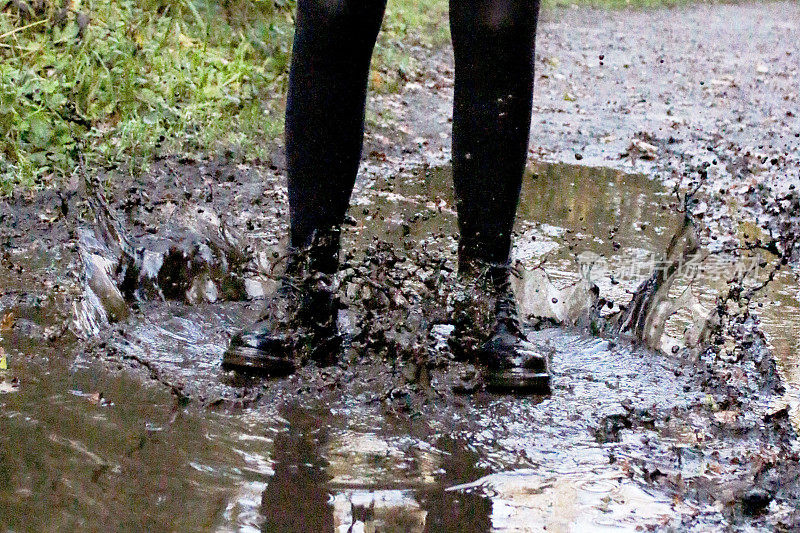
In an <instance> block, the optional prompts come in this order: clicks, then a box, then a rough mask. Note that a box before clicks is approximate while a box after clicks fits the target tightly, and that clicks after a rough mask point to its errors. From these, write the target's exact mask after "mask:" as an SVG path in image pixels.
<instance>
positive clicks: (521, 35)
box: [450, 0, 539, 263]
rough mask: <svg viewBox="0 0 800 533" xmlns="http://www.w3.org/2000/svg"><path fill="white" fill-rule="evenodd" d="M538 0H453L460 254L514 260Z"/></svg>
mask: <svg viewBox="0 0 800 533" xmlns="http://www.w3.org/2000/svg"><path fill="white" fill-rule="evenodd" d="M538 15H539V0H450V28H451V33H452V36H453V50H454V53H455V101H454V106H453V180H454V185H455V193H456V200H457V207H458V221H459V229H460V232H461V241H460V247H459V256H460V257H462V258H469V259H478V260H482V261H486V262H490V263H505V262H507V261H508V258H509V252H510V247H511V231H512V228H513V226H514V218H515V216H516V210H517V203H518V201H519V194H520V186H521V183H522V175H523V172H524V170H525V160H526V156H527V151H528V137H529V131H530V122H531V100H532V94H533V60H534V39H535V34H536V20H537V17H538Z"/></svg>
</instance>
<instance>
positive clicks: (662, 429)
mask: <svg viewBox="0 0 800 533" xmlns="http://www.w3.org/2000/svg"><path fill="white" fill-rule="evenodd" d="M679 208H680V200H679V198H678V197H677V196H676V195H675V194H673V193H672V192H670V191H666V190H663V189H662V188H661V187H660V186H659V185H658V184H657V183H656V182H654V181H652V180H649V179H647V178H646V177H644V176H638V175H627V174H623V173H620V172H617V171H613V170H608V169H597V168H586V167H577V166H568V165H544V164H542V165H537V166H535V167H534V168H533V169H532V173H531V175H530V176H528V179H526V182H525V186H524V190H523V196H522V201H521V205H520V211H519V224H518V228H517V231H518V236H517V238H516V243H517V247H516V249H515V258H516V259H517V260H518V261H519V263H520V268H519V269H518V270H519V272H520V276H519V278H518V279H517V285H516V290H517V294H518V297H519V300H520V307H521V309H522V311H523V315H524V316H525V317H526V319H527V321H528V322H529V324H530V326H531V331H530V337H531V339H532V340H534V341H535V342H537V343H538V344H539V345H540V346H542V347H543V349H545V350H547V351H548V353H549V354H550V355H551V358H552V365H553V368H554V387H553V394H552V396H550V397H546V398H538V397H532V398H520V397H501V396H493V395H489V394H486V393H484V392H481V391H477V392H476V393H475V394H473V395H470V396H463V395H456V394H453V393H452V391H451V390H450V387H449V386H450V384H452V382H453V379H454V377H453V375H454V372H455V373H458V372H459V371H460V369H458V368H456V367H457V365H456V364H455V363H453V365H451V366H452V367H453V368H451V366H448V365H447V364H444V365H436V366H433V367H431V369H430V373H429V375H427V376H426V378H425V379H423V380H420V379H417V378H418V374H419V372H418V370H419V369H418V368H417V367H414V365H413V364H412V363H411V362H408V361H403V360H392V359H391V357H390V356H387V354H383V356H384V357H383V359H379V358H378V357H377V356H375V355H374V354H371V353H352V352H353V349H351V350H350V352H349V353H347V354H346V355H345V358H344V361H345V362H346V364H345V363H344V362H343V363H342V364H340V365H337V366H334V367H330V368H325V369H318V368H306V369H304V370H303V371H301V372H300V373H299V374H298V375H297V376H294V377H292V378H288V379H284V380H277V381H272V382H265V383H261V382H251V381H247V380H245V381H242V380H239V379H237V378H235V377H234V376H232V375H229V374H225V373H223V372H221V371H220V369H219V362H220V359H221V355H222V352H223V351H224V348H225V345H226V342H227V338H228V335H229V333H230V331H232V330H233V329H235V328H236V327H237V326H239V325H241V324H242V323H243V322H246V321H248V320H251V319H253V318H255V317H256V315H257V313H258V304H257V302H256V303H255V304H254V303H252V302H251V303H242V302H236V301H225V300H226V299H225V298H223V297H219V298H218V297H216V296H215V297H214V298H206V300H216V301H200V302H197V303H194V304H188V303H182V302H179V301H161V300H159V299H152V298H151V299H143V300H142V301H140V302H138V303H136V304H134V305H131V306H130V307H131V313H130V316H129V317H128V318H127V319H122V320H119V321H118V322H116V323H114V324H112V325H108V324H102V323H100V322H97V323H95V326H96V329H97V330H102V333H101V334H96V335H94V336H93V337H90V338H89V339H88V340H87V339H74V340H70V341H64V342H56V343H55V344H54V343H53V342H48V340H47V338H46V337H47V335H45V334H43V333H42V331H46V328H47V327H53V324H48V323H47V320H48V319H47V318H46V317H45V318H42V317H40V316H35V315H36V314H35V313H32V312H27V314H25V313H22V312H19V311H17V310H6V309H3V308H0V311H2V313H0V318H3V316H5V315H6V313H7V312H13V313H17V316H15V318H16V324H15V325H14V327H12V326H11V325H10V324H6V325H5V326H0V348H1V349H2V351H3V352H4V353H5V354H6V356H7V362H8V369H7V370H0V410H1V412H0V427H1V428H2V429H1V430H0V528H2V529H3V530H9V531H72V530H108V531H129V530H137V531H138V530H144V529H147V530H153V531H234V530H235V531H308V532H311V531H337V532H346V531H354V532H355V531H387V532H388V531H545V530H546V531H590V530H591V531H594V530H606V529H608V530H631V531H636V530H642V529H662V528H668V527H674V528H681V527H686V528H694V529H696V530H714V529H722V528H725V527H727V526H728V525H730V523H732V522H731V521H734V522H735V521H736V520H741V507H740V505H741V504H740V500H742V494H744V493H746V492H747V491H748V490H750V488H751V485H752V483H753V479H752V477H748V475H746V474H743V473H741V472H740V471H739V470H737V468H739V467H737V466H735V465H737V464H739V463H738V461H732V460H731V458H735V457H750V455H749V454H751V452H752V450H753V449H754V448H758V446H759V445H758V443H757V442H756V441H754V440H753V438H754V437H753V436H752V433H753V432H752V431H745V430H743V429H741V428H746V427H749V426H747V424H746V423H745V422H747V421H748V420H750V419H749V418H748V417H749V416H753V415H752V413H749V412H748V413H737V412H734V408H730V409H726V408H722V407H717V406H716V405H715V400H714V399H713V398H711V396H710V395H709V394H708V393H706V392H704V391H703V390H701V386H700V381H699V379H700V378H698V377H697V376H696V375H694V373H693V369H692V368H691V367H688V368H687V366H686V361H687V359H686V358H685V356H684V355H683V354H684V353H687V352H690V351H691V349H692V348H694V347H696V346H697V345H698V343H700V339H701V338H702V332H703V331H705V327H706V321H707V319H708V318H709V317H710V316H711V310H712V309H713V304H714V298H715V297H716V295H717V294H718V293H720V292H721V291H723V290H725V288H726V286H727V285H726V281H727V280H728V279H730V278H731V277H732V276H733V274H734V273H737V272H742V271H744V270H747V269H750V270H747V271H748V272H750V274H749V275H750V276H752V278H753V279H754V280H756V281H757V280H759V279H761V278H763V276H764V275H763V272H759V271H758V270H759V268H760V269H761V270H762V271H763V270H764V268H765V267H763V266H761V267H759V265H760V264H761V263H763V262H765V261H766V262H768V261H767V260H766V259H763V258H762V259H761V260H759V259H758V258H756V259H754V258H751V257H738V258H736V259H732V258H731V259H727V258H726V257H725V256H723V255H719V254H715V255H709V253H703V252H701V253H700V254H693V255H691V256H690V257H689V258H688V259H687V260H686V264H685V265H684V264H681V265H679V267H680V269H679V272H678V274H677V276H676V277H675V280H674V282H673V283H671V285H670V287H669V291H668V293H669V294H668V295H669V298H665V299H661V300H659V301H657V302H655V303H654V304H653V305H654V306H658V312H656V313H654V317H655V318H653V319H652V320H651V321H650V322H649V323H648V334H647V335H646V338H645V340H646V342H645V343H644V344H646V345H649V346H650V347H649V348H648V347H647V346H645V345H643V344H642V343H633V344H632V343H630V342H628V341H627V340H626V339H624V338H619V337H618V336H616V335H608V334H606V335H603V336H595V335H592V334H591V333H592V332H598V331H599V330H601V329H602V328H601V327H600V325H599V324H601V323H602V321H603V319H604V318H605V317H613V316H615V314H619V312H620V306H623V307H624V306H626V305H627V304H628V303H629V302H630V300H631V298H632V297H633V294H634V293H635V292H636V288H637V287H638V286H639V285H640V283H641V282H643V281H645V280H646V279H648V278H649V277H650V276H651V274H652V272H653V270H654V269H657V268H660V267H663V265H665V264H666V263H667V262H668V261H669V260H671V259H669V258H668V257H667V256H666V255H665V250H667V248H668V246H669V244H670V241H671V239H672V238H673V236H674V235H675V234H676V232H677V231H679V230H680V228H681V227H682V223H683V216H682V215H681V214H679V213H678V210H679ZM351 214H352V215H353V218H352V220H351V225H350V226H349V227H348V231H347V235H346V246H347V247H348V248H349V249H361V248H364V247H366V246H367V245H368V244H369V243H372V242H374V239H375V238H379V239H381V240H384V241H387V242H390V243H393V245H394V248H395V249H396V250H397V251H398V252H400V253H402V252H410V251H412V250H418V249H425V250H428V251H430V252H431V253H432V254H433V255H436V256H440V257H443V258H445V259H447V260H448V261H449V262H450V264H451V265H452V260H453V250H454V245H455V236H454V233H455V228H456V226H455V212H454V202H453V199H452V193H451V189H450V174H449V169H448V168H447V167H442V168H433V167H431V168H423V169H413V170H411V171H409V172H407V173H403V174H400V175H387V174H385V173H381V172H368V173H367V177H366V178H365V179H364V180H363V181H361V182H360V183H359V188H358V191H357V194H356V197H355V199H354V205H353V208H352V209H351ZM101 244H102V243H101ZM19 253H20V254H24V253H29V252H25V251H20V252H19ZM356 255H357V254H356ZM110 256H111V254H109V257H110ZM355 260H356V259H353V261H355ZM109 261H110V259H109ZM45 262H46V261H45ZM412 262H413V261H412ZM262 270H263V269H262ZM420 275H422V274H420ZM0 276H3V281H2V282H3V283H4V284H5V285H4V286H5V287H6V288H8V287H11V286H13V284H14V280H13V277H12V276H13V273H9V272H6V271H3V272H2V273H0ZM759 276H761V278H759ZM215 279H216V278H215ZM190 281H191V280H190ZM754 282H755V281H754ZM213 283H214V280H213V279H212V280H209V279H206V278H204V279H203V286H204V287H206V286H210V285H209V284H211V285H213ZM248 283H249V284H248V285H247V286H248V287H252V286H254V284H258V283H262V284H263V286H264V287H269V284H270V281H269V279H268V277H267V276H264V275H263V272H262V273H261V274H259V273H258V272H256V273H254V274H252V277H251V278H248ZM593 284H594V285H596V286H597V288H598V289H599V291H596V290H593V289H592V285H593ZM185 286H186V287H195V286H196V284H193V283H191V282H189V283H187V284H186V285H185ZM190 290H192V289H190ZM211 292H212V293H213V294H214V295H217V294H224V291H222V290H218V289H217V288H213V291H211ZM200 300H202V298H201V299H200ZM600 300H602V301H607V302H608V303H607V304H605V305H600V306H598V305H597V302H598V301H600ZM102 301H103V300H102V298H100V303H102ZM751 305H752V306H753V309H754V312H756V314H757V315H759V316H760V317H761V324H762V326H763V329H764V330H765V332H766V334H767V338H768V340H769V343H770V344H771V347H772V349H773V350H774V353H775V354H776V356H777V357H778V360H779V370H780V372H781V375H782V377H783V378H784V381H785V383H786V385H787V387H786V389H787V391H786V393H785V394H783V395H765V397H764V398H765V400H764V403H765V404H769V405H764V406H761V408H763V411H764V412H771V411H770V410H774V409H775V408H776V406H780V405H783V404H789V405H790V406H791V407H792V410H793V413H794V415H793V416H795V422H797V420H798V419H797V418H796V417H797V410H798V405H799V404H798V390H800V370H798V356H797V353H798V352H797V349H798V335H797V329H796V328H797V324H798V318H800V316H799V315H800V303H798V284H797V282H796V279H795V277H794V275H793V274H792V273H791V272H788V273H787V272H782V273H780V274H779V276H778V277H777V278H776V281H775V282H773V283H772V284H771V285H770V286H769V288H768V291H766V292H764V293H763V294H761V293H759V295H758V297H757V298H755V299H754V300H753V301H752V303H751ZM34 308H35V306H31V307H30V309H34ZM76 310H77V311H76V312H77V315H78V318H76V319H74V321H75V323H77V324H80V323H83V324H84V325H85V324H86V323H87V322H86V316H87V315H86V313H85V310H84V311H81V308H80V306H77V307H76ZM358 311H359V308H358V306H356V305H354V306H351V309H350V311H349V312H348V313H344V314H343V316H342V317H341V318H342V322H343V324H344V325H345V326H346V327H347V328H358V327H360V326H362V325H361V324H360V323H359V321H360V320H362V318H361V317H360V316H359V312H358ZM82 312H83V315H81V313H82ZM44 314H46V313H44ZM23 315H24V316H23ZM101 315H102V313H100V314H95V315H92V316H94V317H95V318H97V317H98V316H101ZM81 316H82V317H83V319H81ZM82 320H83V321H82ZM609 320H611V318H609ZM98 324H99V325H98ZM552 324H559V325H560V327H546V326H547V325H552ZM43 328H44V329H43ZM87 329H90V328H87ZM95 333H96V332H95ZM448 333H449V329H448V327H447V325H445V324H440V325H437V326H435V327H433V328H432V332H431V334H430V342H431V350H432V351H434V352H435V351H436V350H439V349H442V346H444V344H445V343H444V342H442V341H443V338H444V337H446V335H447V334H448ZM3 352H0V353H3ZM679 353H680V354H681V356H679V355H678V354H679ZM432 357H433V356H432ZM436 357H440V358H442V359H445V360H446V359H447V357H446V355H443V356H436ZM131 366H133V367H135V368H137V369H138V370H137V371H134V372H131V371H130V369H131ZM454 368H455V369H454ZM410 374H412V375H414V376H416V377H415V378H413V379H412V378H409V375H410ZM742 379H744V378H742ZM165 384H166V385H167V386H165ZM171 391H172V392H175V391H178V392H177V393H176V394H172V393H171ZM698 406H700V407H698ZM703 406H705V407H703ZM706 407H707V409H706ZM743 410H744V409H743ZM754 410H755V411H758V409H754ZM761 414H763V413H761ZM761 414H758V415H757V416H761ZM731 420H736V421H738V422H737V423H738V424H739V425H737V426H736V428H734V429H735V430H733V431H731V432H725V431H721V432H720V431H717V429H718V428H717V427H716V426H715V424H716V425H724V424H728V423H729V422H730V421H731ZM742 421H744V422H742ZM737 428H738V429H737ZM742 468H743V467H742ZM771 496H772V497H775V501H773V502H772V504H771V507H770V508H769V509H770V513H771V515H770V516H773V517H777V518H775V519H774V520H779V519H780V517H781V516H785V515H786V514H787V513H791V509H788V508H787V504H786V503H782V501H781V498H780V493H779V491H778V492H775V493H774V494H771ZM740 525H741V523H740ZM744 525H745V526H746V523H745V524H744Z"/></svg>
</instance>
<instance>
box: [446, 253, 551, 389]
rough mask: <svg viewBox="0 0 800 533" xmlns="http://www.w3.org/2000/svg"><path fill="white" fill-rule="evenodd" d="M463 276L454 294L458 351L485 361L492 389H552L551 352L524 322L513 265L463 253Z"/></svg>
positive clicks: (454, 346)
mask: <svg viewBox="0 0 800 533" xmlns="http://www.w3.org/2000/svg"><path fill="white" fill-rule="evenodd" d="M459 277H460V278H461V281H462V283H463V285H464V289H463V290H462V291H460V292H459V293H458V294H457V295H456V297H455V300H454V305H453V306H454V316H453V318H454V322H455V329H454V331H453V333H452V334H451V335H450V346H451V348H452V349H453V352H454V353H455V355H456V356H457V357H458V358H459V359H462V360H465V361H469V362H472V363H475V364H477V365H479V366H480V367H482V369H483V372H482V373H483V381H484V383H485V385H486V387H487V389H489V390H494V391H498V392H513V393H520V394H522V393H525V394H549V392H550V372H549V365H548V360H547V356H546V354H544V353H542V352H541V351H540V350H538V349H537V347H536V346H534V345H533V344H532V343H531V342H529V341H528V339H527V338H526V336H525V334H524V333H523V331H522V328H521V327H520V323H519V319H518V317H517V304H516V300H515V298H514V292H513V289H512V287H511V267H510V266H509V265H507V264H492V263H486V262H482V261H478V260H474V259H473V260H467V259H464V258H463V257H462V258H461V259H460V260H459Z"/></svg>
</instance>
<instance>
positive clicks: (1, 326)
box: [0, 313, 14, 331]
mask: <svg viewBox="0 0 800 533" xmlns="http://www.w3.org/2000/svg"><path fill="white" fill-rule="evenodd" d="M13 325H14V314H13V313H6V314H5V315H4V316H3V320H0V331H11V327H12V326H13Z"/></svg>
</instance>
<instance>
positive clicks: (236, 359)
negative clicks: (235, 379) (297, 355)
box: [222, 346, 295, 377]
mask: <svg viewBox="0 0 800 533" xmlns="http://www.w3.org/2000/svg"><path fill="white" fill-rule="evenodd" d="M222 369H223V370H236V371H237V372H242V373H247V374H259V375H265V376H273V377H277V376H287V375H289V374H291V373H293V372H294V371H295V364H294V362H293V361H291V360H289V359H287V358H285V357H277V356H274V355H270V354H269V353H267V352H264V351H262V350H258V349H256V348H250V347H247V346H237V347H235V348H234V347H231V348H229V349H228V351H227V352H225V355H223V356H222Z"/></svg>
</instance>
